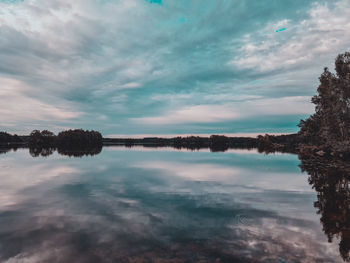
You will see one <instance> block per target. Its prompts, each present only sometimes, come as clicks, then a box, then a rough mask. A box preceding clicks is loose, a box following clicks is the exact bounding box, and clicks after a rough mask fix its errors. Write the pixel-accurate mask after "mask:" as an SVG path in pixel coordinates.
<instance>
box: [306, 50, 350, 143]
mask: <svg viewBox="0 0 350 263" xmlns="http://www.w3.org/2000/svg"><path fill="white" fill-rule="evenodd" d="M335 69H336V75H334V74H332V73H331V72H329V70H328V68H325V69H324V72H323V73H322V75H321V76H320V78H319V80H320V85H319V86H318V88H317V92H318V95H316V96H314V97H313V98H312V103H314V104H315V114H313V115H311V116H310V118H308V119H307V120H302V121H300V123H299V127H300V132H299V134H300V135H301V136H303V137H304V138H305V140H306V141H307V142H308V143H309V144H314V145H315V144H316V145H323V144H332V145H335V146H336V145H339V143H343V142H347V143H349V141H350V53H349V52H346V53H344V54H340V55H338V57H337V59H336V61H335Z"/></svg>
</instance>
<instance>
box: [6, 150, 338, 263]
mask: <svg viewBox="0 0 350 263" xmlns="http://www.w3.org/2000/svg"><path fill="white" fill-rule="evenodd" d="M299 164H300V161H299V160H298V157H297V156H296V155H290V154H270V155H264V154H259V153H257V152H256V151H255V150H251V151H249V150H230V151H227V152H218V153H211V152H209V151H206V150H203V151H195V152H191V151H184V150H183V151H179V150H175V149H170V148H163V149H148V148H138V147H136V148H131V149H129V148H123V147H105V148H103V150H102V152H101V153H100V154H99V155H95V156H89V157H82V158H70V157H68V156H62V155H59V154H58V153H54V154H52V155H50V156H48V157H38V158H33V157H31V156H30V155H29V153H28V149H21V150H17V151H16V152H9V153H7V154H2V155H0V181H1V183H0V261H1V262H172V263H179V262H230V263H231V262H277V263H290V262H327V263H329V262H343V260H342V258H341V257H340V253H339V245H338V244H339V240H338V239H333V242H331V243H329V242H328V238H327V236H326V234H325V233H324V232H323V227H322V224H321V223H320V217H321V215H320V214H317V209H316V208H315V207H314V202H315V201H317V193H316V192H315V190H314V189H312V187H311V185H309V183H308V174H306V173H302V172H301V170H300V168H299V167H298V165H299Z"/></svg>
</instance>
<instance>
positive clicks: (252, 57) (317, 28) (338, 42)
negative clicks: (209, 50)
mask: <svg viewBox="0 0 350 263" xmlns="http://www.w3.org/2000/svg"><path fill="white" fill-rule="evenodd" d="M349 12H350V2H349V1H347V0H342V1H338V2H335V4H334V6H331V5H330V4H326V3H314V4H313V6H312V8H311V9H310V10H309V12H308V17H307V19H304V20H301V21H299V22H298V23H297V24H293V23H292V22H291V21H289V20H281V21H277V22H276V23H273V22H271V23H269V24H268V25H267V26H266V27H265V28H264V29H263V30H262V33H261V36H260V37H257V38H256V37H255V36H254V35H252V34H249V35H246V38H245V44H244V45H243V46H242V47H241V48H240V51H241V52H242V53H243V56H241V55H240V54H238V55H237V56H236V58H235V59H234V60H232V61H231V62H230V64H232V65H234V66H236V67H239V68H246V69H258V70H259V71H260V72H266V71H273V70H281V69H284V70H286V69H291V68H296V67H299V66H300V65H304V69H305V65H306V66H308V67H310V66H311V65H312V64H313V63H317V62H318V61H322V60H323V61H325V59H324V58H326V59H328V61H329V63H330V62H332V61H333V59H334V57H335V56H336V55H337V54H338V53H339V52H344V51H346V50H347V49H348V48H349V45H350V40H349V39H350V19H349V16H347V15H346V14H348V13H349ZM281 27H286V28H287V30H286V31H284V32H280V33H278V34H276V32H275V31H273V30H274V29H278V28H281ZM320 58H323V59H322V60H321V59H320ZM318 66H319V67H321V66H322V64H321V65H318Z"/></svg>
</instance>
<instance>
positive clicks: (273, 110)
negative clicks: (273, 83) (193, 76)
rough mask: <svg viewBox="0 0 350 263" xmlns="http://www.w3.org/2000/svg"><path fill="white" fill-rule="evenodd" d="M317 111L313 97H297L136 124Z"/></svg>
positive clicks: (200, 108)
mask: <svg viewBox="0 0 350 263" xmlns="http://www.w3.org/2000/svg"><path fill="white" fill-rule="evenodd" d="M313 111H314V106H313V105H312V104H311V103H310V98H309V97H304V96H293V97H282V98H261V99H253V100H247V101H241V102H234V103H226V104H224V105H213V104H207V105H195V106H188V107H183V108H180V109H176V110H173V111H169V112H168V113H166V114H164V115H161V116H156V117H143V118H134V119H132V120H133V121H134V122H137V123H143V124H149V125H151V124H152V125H165V124H184V123H211V122H222V121H228V120H237V119H243V118H249V117H254V116H255V117H259V116H264V115H265V116H271V115H273V116H284V115H306V114H311V113H312V112H313Z"/></svg>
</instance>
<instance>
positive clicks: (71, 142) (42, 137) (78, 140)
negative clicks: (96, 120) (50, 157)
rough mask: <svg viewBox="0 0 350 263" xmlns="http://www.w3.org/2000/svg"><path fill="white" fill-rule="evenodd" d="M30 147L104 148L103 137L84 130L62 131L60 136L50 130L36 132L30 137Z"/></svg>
mask: <svg viewBox="0 0 350 263" xmlns="http://www.w3.org/2000/svg"><path fill="white" fill-rule="evenodd" d="M28 144H29V146H30V147H58V148H59V147H62V148H79V149H83V148H86V147H87V148H90V147H95V146H102V135H101V133H99V132H97V131H84V130H82V129H77V130H67V131H62V132H60V133H59V134H58V135H55V134H54V133H53V132H51V131H48V130H43V131H39V130H34V131H32V132H31V133H30V135H29V141H28Z"/></svg>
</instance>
